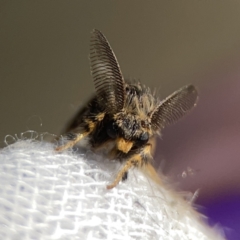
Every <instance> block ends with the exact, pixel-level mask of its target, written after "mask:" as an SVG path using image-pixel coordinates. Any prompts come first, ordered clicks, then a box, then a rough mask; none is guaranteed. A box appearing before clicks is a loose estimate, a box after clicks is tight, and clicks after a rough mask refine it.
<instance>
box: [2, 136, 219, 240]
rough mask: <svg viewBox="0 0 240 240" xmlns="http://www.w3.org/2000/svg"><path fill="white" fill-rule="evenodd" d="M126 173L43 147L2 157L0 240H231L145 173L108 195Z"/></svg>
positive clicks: (24, 143)
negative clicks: (117, 176)
mask: <svg viewBox="0 0 240 240" xmlns="http://www.w3.org/2000/svg"><path fill="white" fill-rule="evenodd" d="M90 158H94V159H96V160H90ZM119 167H120V165H119V163H117V162H114V161H111V162H110V161H108V160H104V159H102V158H101V157H99V156H96V155H93V154H87V155H86V154H80V153H79V152H78V153H77V152H73V151H65V152H63V153H61V154H59V153H56V152H55V151H54V145H53V144H50V143H46V142H43V141H33V140H18V141H17V142H16V143H14V144H11V145H8V146H7V147H5V148H4V149H2V150H1V151H0V211H1V212H0V239H4V240H7V239H24V240H25V239H42V240H47V239H81V240H85V239H91V240H92V239H93V240H98V239H105V240H106V239H107V240H108V239H109V240H110V239H111V240H112V239H116V240H117V239H144V240H148V239H149V240H155V239H164V240H168V239H169V240H170V239H171V240H173V239H174V240H180V239H181V240H185V239H189V240H190V239H191V240H193V239H196V240H203V239H206V240H207V239H214V240H217V239H219V240H220V239H223V237H221V236H220V234H219V233H217V232H216V229H215V230H214V229H210V228H209V227H207V226H205V225H204V224H203V223H202V222H201V220H200V218H199V217H198V215H197V214H196V213H195V212H194V211H193V209H192V207H191V206H190V205H189V204H188V203H186V202H184V201H183V200H182V199H181V198H180V197H178V196H177V194H175V193H174V192H172V191H170V190H168V189H167V188H165V187H164V186H158V187H156V186H155V184H154V183H152V182H151V180H150V179H149V178H146V177H145V176H144V174H143V173H141V171H139V170H137V169H134V170H131V171H130V172H129V177H128V180H127V181H126V182H124V183H120V184H119V185H118V186H117V187H116V188H114V189H112V190H107V189H106V185H107V184H108V183H110V182H111V181H113V179H114V176H115V173H116V171H117V170H118V169H119Z"/></svg>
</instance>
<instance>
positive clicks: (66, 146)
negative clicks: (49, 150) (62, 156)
mask: <svg viewBox="0 0 240 240" xmlns="http://www.w3.org/2000/svg"><path fill="white" fill-rule="evenodd" d="M85 136H87V134H83V133H80V134H76V136H75V137H74V139H73V140H70V141H68V142H67V143H66V144H64V145H62V146H59V147H57V148H56V149H55V150H56V151H57V152H60V151H63V150H65V149H68V148H71V147H73V146H74V145H75V144H77V143H78V142H79V141H81V140H82V139H83V138H84V137H85Z"/></svg>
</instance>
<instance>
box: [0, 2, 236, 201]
mask: <svg viewBox="0 0 240 240" xmlns="http://www.w3.org/2000/svg"><path fill="white" fill-rule="evenodd" d="M93 28H97V29H99V30H101V31H102V32H103V33H104V34H105V35H106V36H107V38H108V40H109V42H110V43H111V45H112V47H113V49H114V51H115V53H116V55H117V58H118V60H119V63H120V66H121V68H122V71H123V73H124V75H125V76H126V77H127V78H136V79H139V80H141V82H142V83H144V84H146V85H148V86H150V87H152V88H157V89H158V90H159V92H160V93H161V96H162V97H166V96H167V95H168V94H170V93H172V92H173V91H175V90H177V89H178V88H180V87H181V86H183V85H186V84H189V83H192V84H194V85H196V86H197V87H198V89H199V95H200V101H199V104H198V107H197V108H196V109H195V110H194V111H192V112H191V114H190V115H189V116H187V117H186V118H185V119H184V120H183V121H180V122H179V123H177V124H176V125H174V126H172V127H169V128H168V129H166V130H165V131H164V132H163V136H162V140H160V141H159V147H158V153H157V156H156V158H155V159H156V165H160V166H161V168H162V170H163V171H164V173H165V174H167V175H168V176H169V177H170V178H171V179H172V181H173V182H179V183H180V185H179V188H181V189H183V190H191V191H193V192H194V191H195V190H197V189H199V188H200V189H201V191H200V197H199V200H207V199H208V200H210V199H213V198H216V197H218V196H220V195H222V194H226V193H230V192H233V193H237V192H239V191H240V186H239V184H238V183H239V182H240V174H239V170H240V159H239V158H240V131H239V130H240V129H239V127H240V104H239V102H240V94H239V91H240V81H239V79H240V67H239V66H240V1H192V0H185V1H168V0H164V1H151V2H150V1H61V0H58V1H43V0H42V1H31V0H29V1H17V0H16V1H9V0H5V1H3V0H1V1H0V29H1V30H0V81H1V87H0V112H1V117H0V129H1V131H0V141H1V142H0V145H1V147H3V146H4V138H5V136H6V135H7V134H11V135H14V134H20V133H22V132H24V131H26V130H28V129H33V130H36V131H38V132H45V131H47V132H49V133H54V134H58V133H60V131H61V129H62V128H63V126H64V124H65V123H66V121H67V120H68V119H69V118H70V117H71V116H72V115H73V114H74V113H75V111H76V110H77V109H78V108H79V106H81V105H82V104H84V103H85V101H86V100H87V99H88V97H89V96H91V94H92V93H93V92H94V88H93V83H92V80H91V77H90V71H89V63H88V54H89V38H90V32H91V31H92V29H93ZM188 168H190V169H188Z"/></svg>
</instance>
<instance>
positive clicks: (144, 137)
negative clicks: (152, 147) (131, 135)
mask: <svg viewBox="0 0 240 240" xmlns="http://www.w3.org/2000/svg"><path fill="white" fill-rule="evenodd" d="M148 140H149V134H148V133H147V132H145V133H143V134H142V135H141V136H140V137H139V138H138V140H137V145H138V146H141V145H143V144H145V143H147V142H148Z"/></svg>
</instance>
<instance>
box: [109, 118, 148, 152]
mask: <svg viewBox="0 0 240 240" xmlns="http://www.w3.org/2000/svg"><path fill="white" fill-rule="evenodd" d="M107 132H108V135H109V137H110V138H112V139H115V140H116V147H117V149H118V150H119V151H121V152H123V153H128V152H129V151H130V150H131V149H133V148H134V149H137V148H140V147H142V146H143V145H144V144H146V143H147V142H148V140H149V137H150V135H151V131H150V122H149V120H148V119H140V118H139V116H136V115H133V114H126V113H118V114H115V115H114V117H113V120H112V121H111V122H110V123H109V127H108V130H107Z"/></svg>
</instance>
